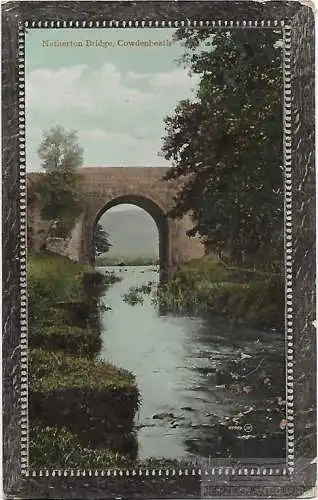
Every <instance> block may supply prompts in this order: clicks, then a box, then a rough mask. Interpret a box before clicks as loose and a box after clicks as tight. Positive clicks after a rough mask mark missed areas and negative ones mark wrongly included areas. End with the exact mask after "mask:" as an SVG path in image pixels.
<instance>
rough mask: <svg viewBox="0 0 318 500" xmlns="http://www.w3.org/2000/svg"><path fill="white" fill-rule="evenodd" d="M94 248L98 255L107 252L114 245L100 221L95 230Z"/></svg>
mask: <svg viewBox="0 0 318 500" xmlns="http://www.w3.org/2000/svg"><path fill="white" fill-rule="evenodd" d="M93 241H94V249H95V253H96V254H97V255H99V254H101V253H106V252H108V251H109V249H110V247H111V246H112V245H111V243H110V242H109V234H108V233H107V232H106V231H105V229H104V228H103V226H102V225H101V224H100V223H97V224H96V227H95V231H94V240H93Z"/></svg>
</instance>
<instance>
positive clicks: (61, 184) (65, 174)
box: [38, 126, 83, 238]
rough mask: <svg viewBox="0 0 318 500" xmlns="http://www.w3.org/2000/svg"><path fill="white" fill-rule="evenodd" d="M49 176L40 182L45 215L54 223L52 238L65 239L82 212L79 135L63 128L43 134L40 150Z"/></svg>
mask: <svg viewBox="0 0 318 500" xmlns="http://www.w3.org/2000/svg"><path fill="white" fill-rule="evenodd" d="M38 154H39V156H40V159H41V166H42V167H43V168H44V170H45V172H46V174H45V175H44V176H43V178H42V180H41V183H40V194H41V201H42V204H43V208H42V216H43V217H44V218H45V219H47V220H49V221H51V223H52V224H51V227H50V235H56V236H60V237H62V238H63V237H64V238H65V237H66V236H67V235H68V234H69V232H70V230H71V228H72V227H73V225H74V221H75V219H76V217H77V216H78V215H79V214H80V212H81V202H82V196H81V189H80V188H81V177H80V174H79V173H78V170H77V169H78V167H80V166H81V165H82V163H83V150H82V148H81V147H80V146H79V144H78V139H77V133H76V132H75V131H67V130H65V129H64V128H63V127H61V126H56V127H52V128H51V129H50V130H49V131H46V132H44V134H43V139H42V142H41V145H40V147H39V149H38Z"/></svg>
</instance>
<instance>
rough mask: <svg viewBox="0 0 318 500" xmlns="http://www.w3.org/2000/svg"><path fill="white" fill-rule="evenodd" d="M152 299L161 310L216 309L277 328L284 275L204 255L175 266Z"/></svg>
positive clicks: (280, 325)
mask: <svg viewBox="0 0 318 500" xmlns="http://www.w3.org/2000/svg"><path fill="white" fill-rule="evenodd" d="M155 301H156V302H157V303H158V304H159V305H160V307H161V308H162V309H163V310H165V309H166V310H168V311H174V312H183V313H189V312H190V313H196V314H202V313H217V314H222V315H225V316H227V317H228V318H232V319H234V320H235V321H237V322H245V323H248V324H250V325H254V326H260V327H264V328H276V329H278V330H281V329H282V328H283V322H284V279H283V275H282V274H281V273H272V272H265V271H263V270H257V269H248V268H244V267H237V266H233V265H232V266H231V265H229V264H225V263H222V262H219V261H214V260H211V259H209V258H206V259H202V260H196V261H192V262H189V263H188V264H184V265H183V266H182V267H181V268H180V269H178V270H177V271H176V272H175V273H174V275H173V277H172V279H171V281H169V282H168V283H166V284H164V285H161V286H160V287H159V289H158V292H157V294H156V295H155Z"/></svg>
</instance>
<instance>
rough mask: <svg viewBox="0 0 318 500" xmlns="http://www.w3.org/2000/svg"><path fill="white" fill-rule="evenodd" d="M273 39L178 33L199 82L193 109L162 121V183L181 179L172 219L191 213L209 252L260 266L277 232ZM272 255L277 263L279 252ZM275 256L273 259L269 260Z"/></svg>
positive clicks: (279, 201)
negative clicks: (166, 168)
mask: <svg viewBox="0 0 318 500" xmlns="http://www.w3.org/2000/svg"><path fill="white" fill-rule="evenodd" d="M279 36H280V35H279V33H276V32H273V31H267V30H235V29H234V30H232V31H230V32H225V31H221V30H220V31H217V32H216V33H215V34H213V36H211V34H210V32H209V31H208V30H196V29H192V28H184V29H181V30H179V31H178V32H177V38H178V39H179V40H183V42H184V45H185V47H186V48H187V49H188V52H187V53H186V54H185V56H184V58H183V62H184V63H185V64H186V65H190V68H191V71H192V73H196V74H198V75H200V81H199V85H198V91H197V93H196V97H195V99H193V100H192V101H190V100H186V101H181V102H180V103H179V104H178V106H177V107H176V109H175V112H174V114H173V116H170V117H167V118H166V119H165V123H166V135H165V137H164V143H163V148H162V152H163V155H164V156H165V158H166V159H167V160H169V161H171V162H172V168H171V169H170V171H169V172H168V174H167V176H166V178H167V179H176V178H179V177H183V176H187V177H186V178H185V179H186V181H185V184H184V187H183V188H182V189H181V191H180V192H179V194H178V195H177V197H176V199H175V206H174V209H173V210H172V212H171V215H173V216H174V217H180V216H182V215H183V214H184V213H186V212H188V211H192V213H193V219H194V226H193V228H192V230H190V232H189V235H190V236H191V235H192V236H193V235H195V234H199V235H200V236H202V237H203V238H204V239H205V241H206V243H207V245H208V246H209V247H212V248H213V249H214V250H215V251H217V252H219V253H221V254H222V252H230V253H231V256H232V260H233V261H235V262H240V260H241V259H242V256H243V254H247V255H248V257H249V259H256V260H260V259H261V258H263V257H265V254H266V255H267V254H272V249H273V247H275V248H276V250H277V241H278V239H279V238H281V235H282V227H283V226H282V224H283V167H282V163H283V141H282V137H283V128H282V113H283V103H282V62H281V48H280V44H279ZM280 248H281V250H279V251H278V254H279V256H278V257H277V258H279V259H280V260H282V253H283V248H282V245H281V247H280ZM276 253H277V252H276Z"/></svg>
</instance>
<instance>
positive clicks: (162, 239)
mask: <svg viewBox="0 0 318 500" xmlns="http://www.w3.org/2000/svg"><path fill="white" fill-rule="evenodd" d="M126 204H128V205H134V206H135V207H138V208H141V209H142V210H144V211H145V212H146V213H147V214H148V215H149V216H150V217H151V218H152V220H153V221H154V223H155V225H156V227H157V230H158V244H159V251H158V256H159V269H160V281H161V282H165V281H166V280H167V279H168V276H169V243H170V242H169V228H168V219H167V216H166V214H165V213H164V211H163V210H162V208H161V207H159V205H158V204H156V203H155V202H154V201H152V200H151V199H149V198H146V197H143V196H136V195H125V196H120V197H116V198H114V199H112V200H111V201H109V202H106V203H105V205H103V207H102V208H101V209H100V210H99V211H98V213H97V214H96V216H95V218H94V222H93V227H92V232H91V235H90V240H91V244H90V248H91V251H90V262H91V263H92V264H93V265H94V264H95V257H96V256H95V251H94V241H93V239H94V232H95V228H96V225H97V224H98V222H99V221H100V219H101V218H102V216H103V215H104V214H106V213H107V212H108V211H110V209H112V208H114V207H116V206H119V205H126ZM110 236H111V235H110Z"/></svg>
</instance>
